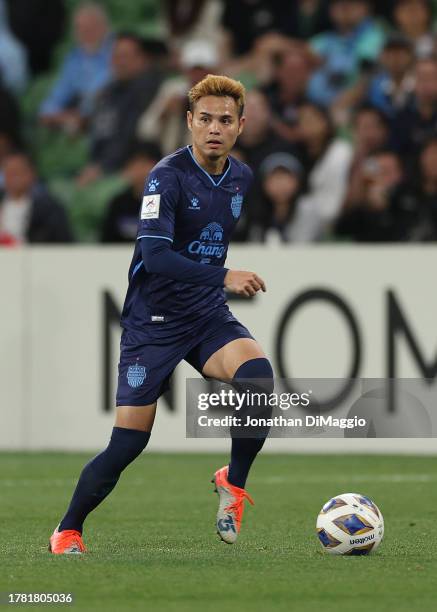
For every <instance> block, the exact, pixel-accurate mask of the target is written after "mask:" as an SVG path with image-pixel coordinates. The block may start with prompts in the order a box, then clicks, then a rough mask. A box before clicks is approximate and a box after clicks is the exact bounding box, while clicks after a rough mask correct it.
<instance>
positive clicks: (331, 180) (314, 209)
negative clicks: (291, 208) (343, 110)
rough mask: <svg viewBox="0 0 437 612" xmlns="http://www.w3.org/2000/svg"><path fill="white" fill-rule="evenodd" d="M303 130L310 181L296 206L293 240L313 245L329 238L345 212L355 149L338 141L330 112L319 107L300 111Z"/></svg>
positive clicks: (300, 123)
mask: <svg viewBox="0 0 437 612" xmlns="http://www.w3.org/2000/svg"><path fill="white" fill-rule="evenodd" d="M299 127H300V133H301V142H302V144H303V147H304V154H305V158H304V159H305V165H306V169H307V172H308V178H307V185H306V190H305V193H304V194H303V195H301V196H300V197H299V198H298V201H297V203H296V213H295V218H294V222H293V228H292V232H291V236H290V238H291V239H292V240H293V241H296V242H312V241H316V240H322V239H323V238H325V237H326V235H327V234H328V232H329V230H330V227H331V223H332V221H333V220H334V219H335V218H336V216H337V214H338V212H339V210H340V208H341V204H342V202H343V198H344V194H345V190H346V184H347V177H348V174H349V168H350V164H351V160H352V147H351V145H350V144H349V143H348V142H345V141H343V140H340V139H338V138H336V137H335V135H334V126H333V124H332V121H331V118H330V116H329V114H328V112H327V111H326V110H324V109H323V108H322V107H319V106H316V105H315V104H304V105H303V106H302V107H301V108H300V110H299Z"/></svg>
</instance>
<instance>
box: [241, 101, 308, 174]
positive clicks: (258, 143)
mask: <svg viewBox="0 0 437 612" xmlns="http://www.w3.org/2000/svg"><path fill="white" fill-rule="evenodd" d="M244 115H245V117H246V123H245V125H244V131H243V133H242V134H241V136H239V138H238V147H239V149H240V150H241V151H242V153H243V155H244V161H245V163H247V164H248V165H249V166H250V167H251V169H252V170H253V172H254V173H255V177H256V176H257V173H258V168H259V166H260V165H261V163H262V161H263V160H264V159H265V157H267V155H270V153H274V152H277V151H287V150H289V152H291V148H292V147H291V145H290V143H288V142H287V141H286V140H284V139H283V138H281V137H280V136H278V132H279V130H275V129H274V128H275V127H276V125H275V120H274V118H273V113H272V109H271V107H270V105H269V102H268V99H267V97H266V95H265V94H264V93H263V92H262V91H260V90H258V89H252V90H250V91H249V92H248V93H247V94H246V104H245V107H244ZM295 121H296V123H297V112H296V117H295Z"/></svg>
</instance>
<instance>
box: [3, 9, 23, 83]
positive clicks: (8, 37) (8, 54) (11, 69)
mask: <svg viewBox="0 0 437 612" xmlns="http://www.w3.org/2000/svg"><path fill="white" fill-rule="evenodd" d="M27 81H28V65H27V56H26V51H25V49H24V47H23V45H22V44H21V43H20V42H19V41H18V40H17V39H16V38H15V36H14V35H13V34H12V32H11V30H10V28H9V22H8V17H7V13H6V5H5V2H4V0H0V83H3V85H4V86H5V87H6V89H8V90H9V91H11V92H12V93H14V94H19V93H21V92H22V91H23V90H24V88H25V87H26V85H27Z"/></svg>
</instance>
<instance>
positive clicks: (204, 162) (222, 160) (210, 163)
mask: <svg viewBox="0 0 437 612" xmlns="http://www.w3.org/2000/svg"><path fill="white" fill-rule="evenodd" d="M193 155H194V159H195V160H196V161H197V163H198V164H199V166H202V168H203V169H204V170H206V172H208V174H222V172H223V170H224V168H225V164H226V160H227V159H228V156H227V154H226V155H223V156H222V157H218V158H217V159H209V158H207V157H205V156H204V155H202V153H201V151H199V149H198V148H197V147H196V145H194V144H193Z"/></svg>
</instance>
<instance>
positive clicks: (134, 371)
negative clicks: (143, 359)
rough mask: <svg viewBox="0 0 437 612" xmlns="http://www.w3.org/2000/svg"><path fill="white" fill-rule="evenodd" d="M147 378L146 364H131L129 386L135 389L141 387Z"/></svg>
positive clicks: (128, 376) (128, 372)
mask: <svg viewBox="0 0 437 612" xmlns="http://www.w3.org/2000/svg"><path fill="white" fill-rule="evenodd" d="M145 378H146V368H145V367H144V366H140V365H138V364H135V365H131V366H129V368H128V371H127V382H128V384H129V387H132V388H133V389H137V388H138V387H141V385H142V384H143V382H144V379H145Z"/></svg>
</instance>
